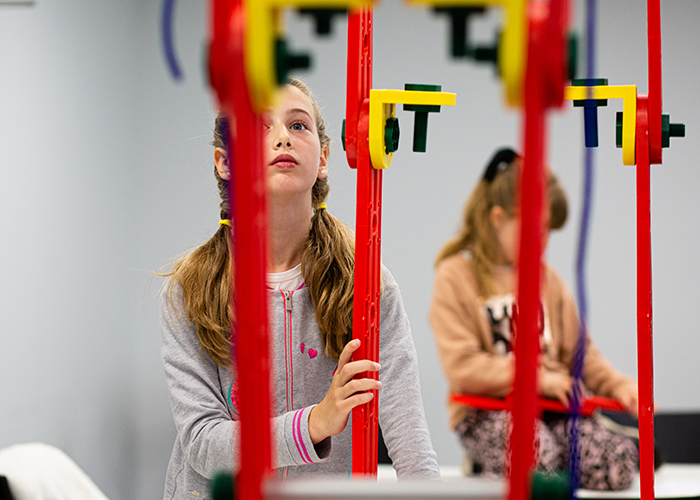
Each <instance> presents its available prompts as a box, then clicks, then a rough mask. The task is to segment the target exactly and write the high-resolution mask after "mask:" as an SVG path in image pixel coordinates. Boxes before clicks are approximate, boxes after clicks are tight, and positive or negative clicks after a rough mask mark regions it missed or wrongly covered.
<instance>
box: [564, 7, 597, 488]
mask: <svg viewBox="0 0 700 500" xmlns="http://www.w3.org/2000/svg"><path fill="white" fill-rule="evenodd" d="M586 7H587V9H586V78H593V77H594V75H595V7H596V6H595V0H587V2H586ZM589 94H590V91H589ZM591 97H592V96H591V95H589V96H588V98H589V99H590V98H591ZM593 152H594V151H593V149H592V148H585V171H584V184H583V209H582V211H581V226H580V231H579V240H578V255H577V258H576V292H577V297H578V306H579V314H580V323H579V332H578V335H579V336H578V342H577V343H576V352H575V355H574V366H573V370H572V371H573V373H572V376H573V377H572V378H573V384H574V387H573V391H572V398H571V419H570V426H569V464H570V476H571V496H572V498H573V497H574V496H575V493H576V490H577V489H578V487H579V478H580V463H579V440H578V423H579V413H580V408H581V400H582V397H583V394H581V380H582V373H583V362H584V358H585V355H586V324H587V321H586V320H587V316H588V305H587V293H586V272H585V270H586V244H587V241H588V229H589V226H590V213H591V198H592V191H593V173H594V172H593V170H594V161H593V160H594V158H593Z"/></svg>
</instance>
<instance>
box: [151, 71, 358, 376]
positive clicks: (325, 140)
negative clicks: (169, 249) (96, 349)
mask: <svg viewBox="0 0 700 500" xmlns="http://www.w3.org/2000/svg"><path fill="white" fill-rule="evenodd" d="M288 84H289V85H292V86H294V87H296V88H298V89H299V90H301V92H302V93H303V94H304V95H305V96H306V97H307V98H308V99H309V101H310V103H311V105H312V107H313V111H314V115H315V120H316V129H317V131H318V138H319V141H320V143H321V149H322V150H324V149H326V150H327V149H328V148H329V146H330V142H331V140H330V137H328V136H327V135H326V126H325V123H324V121H323V116H322V115H321V110H320V108H319V106H318V104H317V103H316V100H315V99H314V97H313V94H312V92H311V90H310V89H309V87H308V86H307V85H306V84H305V83H304V82H302V81H301V80H298V79H295V78H292V79H290V80H289V81H288ZM227 135H228V122H227V120H226V118H225V116H224V115H222V114H219V116H217V118H216V121H215V124H214V141H213V142H212V143H211V144H212V146H214V147H215V148H225V147H226V137H227ZM214 175H215V177H216V180H217V183H218V186H219V194H220V196H221V205H220V209H221V210H220V216H221V218H222V219H229V218H230V215H231V209H230V201H229V192H228V181H226V180H224V179H222V178H221V176H219V173H218V172H217V170H216V168H215V169H214ZM329 191H330V186H329V184H328V178H327V177H325V178H323V179H316V182H315V183H314V185H313V188H312V190H311V203H312V207H313V208H314V209H315V211H314V214H313V216H312V217H311V229H310V231H309V238H308V240H307V241H306V243H305V244H304V249H303V253H302V258H301V272H302V276H303V277H304V281H305V282H306V285H307V287H308V288H309V294H310V297H311V302H312V304H313V306H314V309H315V311H316V322H317V323H318V327H319V330H320V332H321V336H322V340H323V343H324V349H325V352H326V354H327V355H328V356H330V357H332V358H335V359H338V357H339V356H340V353H341V352H342V350H343V347H344V346H345V344H346V343H347V342H348V341H349V340H350V337H351V335H352V299H353V281H354V267H355V241H354V238H353V235H352V232H351V231H350V229H349V228H348V227H347V225H345V223H343V222H342V221H341V220H339V219H337V218H335V217H333V216H332V215H331V214H330V213H328V210H326V209H319V206H320V205H321V203H323V202H324V201H325V200H326V198H327V197H328V192H329ZM229 231H230V229H229V228H228V227H227V226H225V225H222V226H220V227H219V229H218V231H217V232H216V233H215V234H214V236H212V237H211V239H209V240H208V241H206V242H205V243H203V244H202V245H201V246H199V247H198V248H196V249H195V250H194V251H193V252H191V253H190V254H188V255H187V256H185V257H183V258H181V259H179V260H177V261H176V262H175V263H174V264H173V267H172V270H171V271H170V272H169V273H164V274H163V276H172V279H171V280H170V285H169V290H168V293H169V297H170V301H171V303H173V286H174V284H175V283H177V284H178V285H179V286H180V288H181V289H182V302H183V306H184V311H185V314H186V317H187V319H188V320H189V321H191V322H192V323H194V324H195V326H196V329H197V337H198V338H199V341H200V343H201V344H202V349H203V350H206V351H207V352H208V353H209V355H210V356H211V357H212V359H213V360H214V361H215V362H216V364H217V365H219V366H227V365H228V364H229V352H230V345H231V339H230V335H231V334H230V332H231V326H232V325H233V323H234V321H235V318H234V311H233V309H232V307H231V305H230V301H229V297H230V295H229V293H230V283H231V277H232V273H233V260H232V258H231V256H232V248H231V243H230V237H229V236H230V235H229ZM175 310H177V309H175Z"/></svg>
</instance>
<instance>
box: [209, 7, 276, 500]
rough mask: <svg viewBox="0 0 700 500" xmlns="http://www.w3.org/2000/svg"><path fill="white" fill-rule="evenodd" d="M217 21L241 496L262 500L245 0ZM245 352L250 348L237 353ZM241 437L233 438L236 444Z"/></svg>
mask: <svg viewBox="0 0 700 500" xmlns="http://www.w3.org/2000/svg"><path fill="white" fill-rule="evenodd" d="M212 27H213V33H214V36H213V40H212V49H211V59H210V75H211V82H212V86H213V87H214V89H215V90H216V93H217V96H218V98H219V101H220V103H221V106H222V108H223V110H224V111H225V113H226V115H227V117H228V118H229V132H230V137H229V144H234V145H235V146H234V147H233V157H232V158H230V166H231V169H230V170H231V180H230V182H229V195H230V200H231V212H232V217H231V218H232V222H233V230H232V231H231V245H232V248H233V270H234V271H233V279H232V285H233V286H232V287H231V300H232V301H233V304H234V310H235V311H236V322H235V326H234V328H233V332H232V353H231V355H232V357H233V359H234V361H235V364H236V366H237V370H238V376H239V402H240V457H241V459H240V469H239V471H238V474H237V476H236V498H241V499H245V500H262V483H263V480H264V478H265V476H266V475H267V474H268V473H269V472H270V471H271V470H272V441H271V431H270V415H271V396H270V366H269V362H270V361H269V357H270V345H269V327H268V314H267V294H266V291H265V272H266V269H267V212H266V203H265V200H266V194H267V188H266V181H265V170H264V166H263V147H262V144H263V143H262V120H261V118H260V116H259V115H258V114H257V113H256V112H255V111H254V109H253V107H252V103H251V101H250V93H249V89H248V84H247V81H246V79H245V78H241V77H240V75H245V59H244V57H245V55H244V46H245V45H244V43H245V42H244V40H245V36H244V35H245V29H246V26H245V12H244V7H243V4H242V2H241V0H233V1H231V0H218V1H216V2H215V3H214V9H213V10H212ZM229 152H230V151H229ZM238 290H243V292H242V293H237V291H238ZM239 333H240V335H239ZM240 352H244V353H246V355H245V356H237V354H238V353H240ZM232 439H235V437H232ZM238 444H239V443H234V448H236V447H238Z"/></svg>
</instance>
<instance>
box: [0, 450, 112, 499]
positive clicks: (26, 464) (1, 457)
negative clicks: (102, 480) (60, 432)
mask: <svg viewBox="0 0 700 500" xmlns="http://www.w3.org/2000/svg"><path fill="white" fill-rule="evenodd" d="M0 475H2V476H5V477H7V482H8V484H9V486H10V491H11V492H12V496H13V497H14V500H108V498H107V497H106V496H105V495H104V493H102V492H101V491H100V489H99V488H98V487H97V486H96V485H95V483H93V482H92V480H91V479H90V478H89V477H88V476H87V475H86V474H85V473H84V472H83V471H82V470H81V469H80V467H78V466H77V465H76V463H75V462H73V461H72V460H71V459H70V458H69V457H68V456H67V455H66V454H65V453H63V452H62V451H61V450H59V449H58V448H54V447H53V446H49V445H46V444H42V443H27V444H17V445H14V446H10V447H8V448H3V449H0Z"/></svg>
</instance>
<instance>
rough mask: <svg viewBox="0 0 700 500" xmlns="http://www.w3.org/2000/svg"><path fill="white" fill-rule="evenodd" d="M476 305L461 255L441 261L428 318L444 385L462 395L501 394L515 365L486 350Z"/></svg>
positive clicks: (507, 387)
mask: <svg viewBox="0 0 700 500" xmlns="http://www.w3.org/2000/svg"><path fill="white" fill-rule="evenodd" d="M480 307H481V305H480V301H479V297H478V294H477V293H476V288H475V282H474V280H473V276H472V275H471V273H470V272H469V271H468V268H467V267H466V266H465V265H464V264H463V263H462V257H461V256H455V257H451V258H449V259H445V260H444V261H442V262H441V263H440V264H439V265H438V268H437V272H436V275H435V284H434V287H433V297H432V301H431V304H430V313H429V316H430V325H431V327H432V330H433V335H434V336H435V343H436V345H437V348H438V354H439V355H440V363H441V365H442V369H443V371H444V372H445V376H446V377H447V380H448V381H449V383H450V388H451V390H453V391H457V392H460V393H462V394H476V395H480V396H490V397H503V396H505V395H507V394H508V393H510V391H511V390H512V388H513V376H514V370H515V365H514V362H513V358H512V357H510V356H499V355H497V354H495V353H494V352H492V351H493V347H492V341H491V340H490V338H489V336H488V333H487V332H486V331H485V330H484V326H483V325H481V324H480V320H481V317H480V314H481V309H480ZM489 333H490V332H489Z"/></svg>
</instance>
